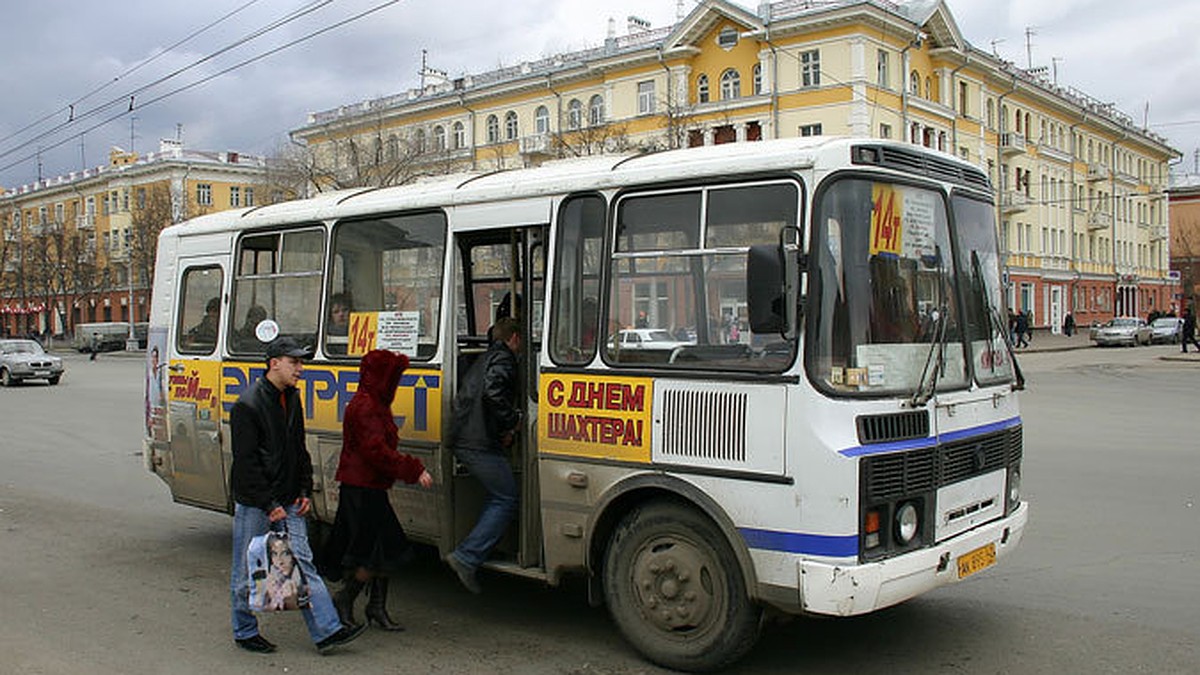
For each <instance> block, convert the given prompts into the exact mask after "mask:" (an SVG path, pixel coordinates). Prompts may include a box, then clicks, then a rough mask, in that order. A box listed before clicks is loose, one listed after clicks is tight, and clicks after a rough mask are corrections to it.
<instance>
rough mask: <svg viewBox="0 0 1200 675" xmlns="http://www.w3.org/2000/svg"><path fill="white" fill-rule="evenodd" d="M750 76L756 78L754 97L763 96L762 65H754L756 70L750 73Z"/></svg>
mask: <svg viewBox="0 0 1200 675" xmlns="http://www.w3.org/2000/svg"><path fill="white" fill-rule="evenodd" d="M750 74H751V76H752V77H753V78H754V95H755V96H761V95H762V93H763V79H762V64H761V63H756V64H754V69H753V70H751V71H750Z"/></svg>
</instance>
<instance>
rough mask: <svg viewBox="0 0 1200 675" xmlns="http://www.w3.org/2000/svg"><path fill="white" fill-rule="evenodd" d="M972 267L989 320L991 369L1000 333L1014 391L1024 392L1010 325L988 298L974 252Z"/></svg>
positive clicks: (1023, 383) (988, 334)
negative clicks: (1010, 333) (1010, 365)
mask: <svg viewBox="0 0 1200 675" xmlns="http://www.w3.org/2000/svg"><path fill="white" fill-rule="evenodd" d="M971 267H973V268H974V269H973V270H972V271H973V272H974V273H975V277H976V278H977V279H979V295H980V299H981V300H983V306H984V313H983V315H984V318H985V319H986V320H987V343H988V353H989V354H990V355H991V358H989V359H988V360H989V361H990V362H991V368H992V370H993V371H994V370H995V369H996V357H995V354H996V347H995V346H994V342H993V340H994V339H995V335H996V333H997V332H999V333H1000V339H1001V340H1003V341H1004V348H1005V350H1006V351H1007V352H1008V358H1009V360H1010V361H1012V364H1013V375H1014V376H1015V377H1016V382H1014V383H1013V389H1014V390H1018V391H1019V390H1022V389H1024V388H1025V374H1024V373H1022V372H1021V364H1019V363H1017V350H1016V349H1014V348H1013V345H1012V341H1011V340H1009V335H1008V325H1007V324H1006V323H1005V322H1003V321H1001V320H1000V312H999V311H998V310H997V309H996V307H995V306H994V305H993V304H992V300H991V298H990V297H989V296H988V293H987V283H986V282H985V281H984V276H983V268H982V266H981V265H980V263H979V256H977V255H975V253H973V252H972V253H971ZM1001 326H1002V327H1003V328H1002V329H999V330H998V327H1001Z"/></svg>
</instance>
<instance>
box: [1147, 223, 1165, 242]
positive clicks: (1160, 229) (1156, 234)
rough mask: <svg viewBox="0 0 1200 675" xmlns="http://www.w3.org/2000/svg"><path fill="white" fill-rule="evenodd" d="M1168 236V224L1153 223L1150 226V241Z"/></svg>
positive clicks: (1160, 239)
mask: <svg viewBox="0 0 1200 675" xmlns="http://www.w3.org/2000/svg"><path fill="white" fill-rule="evenodd" d="M1166 238H1167V226H1166V225H1151V226H1150V241H1162V240H1163V239H1166Z"/></svg>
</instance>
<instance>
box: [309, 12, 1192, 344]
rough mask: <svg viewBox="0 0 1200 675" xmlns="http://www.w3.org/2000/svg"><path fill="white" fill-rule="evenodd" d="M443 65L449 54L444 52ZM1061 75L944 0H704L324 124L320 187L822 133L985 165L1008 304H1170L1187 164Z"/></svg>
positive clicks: (1038, 319)
mask: <svg viewBox="0 0 1200 675" xmlns="http://www.w3.org/2000/svg"><path fill="white" fill-rule="evenodd" d="M435 59H436V55H435ZM1044 71H1045V69H1041V70H1038V69H1034V70H1025V69H1021V68H1018V67H1016V66H1015V65H1013V64H1012V63H1009V62H1006V61H1003V60H1001V59H999V58H997V57H996V56H994V55H992V54H990V53H987V52H984V51H981V50H980V49H978V48H976V47H974V46H972V45H970V44H969V43H967V42H966V41H965V40H964V39H963V37H962V34H961V32H960V31H959V28H958V26H957V25H956V23H955V20H954V17H953V16H952V15H951V12H950V9H949V7H948V6H947V5H946V3H945V2H942V1H937V0H913V1H909V2H902V1H896V2H891V1H888V0H829V1H818V0H808V1H804V0H784V1H781V2H768V3H762V4H759V5H758V6H757V7H756V8H755V9H754V10H749V9H747V8H744V7H742V6H740V5H737V4H734V3H731V2H725V1H723V0H704V1H702V2H699V3H698V4H697V5H696V7H695V8H694V9H693V10H692V11H691V12H690V13H689V14H687V16H683V17H680V18H679V20H678V22H677V23H675V25H673V26H667V27H662V28H652V27H650V26H648V25H647V24H646V23H645V22H643V21H640V20H637V19H635V18H633V17H630V20H629V24H628V27H627V30H626V31H625V34H624V35H617V31H616V30H615V29H614V28H613V26H612V25H611V23H610V27H609V35H608V37H607V38H606V39H605V40H604V44H603V45H602V46H599V47H596V48H594V49H587V50H583V51H578V52H573V53H567V54H560V55H557V56H554V57H551V58H546V59H542V60H539V61H534V62H527V63H521V64H519V65H514V66H512V67H508V68H502V69H499V70H492V71H487V72H480V73H476V74H469V75H463V76H461V77H453V78H451V77H447V76H446V75H445V74H444V73H440V72H437V71H434V70H432V69H430V68H424V69H423V71H422V80H423V82H422V86H421V87H420V88H417V89H414V90H411V91H407V92H402V93H399V94H396V95H393V96H389V97H385V98H380V99H373V100H367V101H363V102H360V103H355V104H348V105H344V106H341V107H339V108H336V109H334V110H328V111H324V112H318V113H313V114H311V115H310V116H309V119H308V122H307V124H306V125H305V126H303V127H301V128H299V129H296V130H294V131H293V132H292V135H293V137H294V138H295V139H297V140H299V141H302V142H303V143H305V144H307V146H308V148H309V149H310V151H311V152H312V155H313V160H314V163H315V164H317V165H322V166H325V167H329V170H328V171H326V172H324V173H317V172H314V174H313V176H312V180H313V182H314V183H315V184H317V185H318V187H325V186H328V185H340V186H347V185H353V184H359V185H372V184H388V183H395V182H403V181H405V180H409V179H411V178H412V177H414V176H417V175H421V174H423V173H445V172H450V171H457V170H463V169H470V170H493V169H502V168H510V167H518V166H528V165H536V164H539V163H541V162H544V161H547V160H551V159H556V158H562V157H570V156H576V155H583V154H593V153H599V152H613V151H625V150H654V149H659V148H672V147H681V146H690V145H701V144H716V143H742V142H754V141H757V140H760V139H764V138H779V137H790V136H807V135H821V134H837V135H849V136H855V137H862V138H891V139H898V140H902V141H904V142H910V143H916V144H920V145H924V146H927V147H931V148H936V149H937V150H940V151H942V152H946V153H952V154H955V155H958V156H959V157H962V158H964V159H966V160H968V161H970V162H973V163H976V164H978V165H979V166H981V167H983V168H986V170H987V171H988V173H989V174H990V176H991V179H992V182H993V185H994V186H995V190H996V210H997V222H998V223H999V232H998V235H999V237H1000V239H1001V248H1002V250H1003V252H1004V263H1003V264H1004V268H1005V270H1004V271H1005V278H1006V280H1007V284H1008V300H1009V305H1010V308H1012V309H1014V310H1019V311H1030V312H1031V313H1032V315H1033V323H1034V325H1035V326H1038V327H1042V328H1049V329H1051V330H1053V331H1055V332H1058V331H1059V330H1060V327H1061V326H1062V321H1063V318H1064V317H1065V315H1066V313H1067V312H1073V313H1074V318H1075V321H1076V323H1078V324H1081V325H1084V324H1087V323H1090V322H1093V321H1101V320H1105V319H1107V318H1111V317H1113V316H1117V315H1131V314H1137V315H1143V316H1144V315H1145V314H1147V313H1148V312H1149V311H1151V310H1155V309H1158V310H1166V309H1168V308H1170V306H1171V305H1172V302H1173V301H1174V299H1175V295H1176V293H1177V292H1178V291H1177V289H1176V285H1177V282H1176V281H1175V280H1174V279H1173V278H1172V277H1171V275H1170V274H1169V260H1170V253H1169V240H1168V236H1167V229H1168V228H1167V223H1168V221H1167V217H1168V209H1167V206H1166V199H1165V195H1166V187H1167V180H1168V170H1167V164H1168V162H1169V161H1170V160H1172V159H1174V158H1176V157H1178V155H1179V153H1178V152H1177V151H1176V150H1174V149H1173V148H1171V147H1170V146H1168V145H1167V143H1166V141H1165V140H1164V139H1163V138H1161V137H1159V136H1158V135H1156V134H1154V133H1152V132H1149V131H1147V130H1146V129H1143V128H1139V127H1138V126H1137V125H1135V124H1134V122H1133V120H1132V119H1131V118H1130V117H1129V116H1128V115H1125V114H1124V113H1122V112H1120V111H1118V110H1115V109H1114V108H1113V107H1111V106H1110V105H1106V104H1103V103H1100V102H1099V101H1098V100H1097V99H1096V98H1093V97H1092V96H1089V95H1087V94H1085V93H1083V92H1080V91H1078V90H1075V89H1073V88H1071V87H1067V86H1062V85H1059V84H1056V83H1054V82H1052V81H1051V80H1050V78H1049V77H1048V75H1047V74H1046V73H1045V72H1044Z"/></svg>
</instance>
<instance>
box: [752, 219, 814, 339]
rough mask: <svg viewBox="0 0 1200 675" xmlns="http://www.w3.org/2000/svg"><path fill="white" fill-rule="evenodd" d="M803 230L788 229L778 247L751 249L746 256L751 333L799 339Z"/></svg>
mask: <svg viewBox="0 0 1200 675" xmlns="http://www.w3.org/2000/svg"><path fill="white" fill-rule="evenodd" d="M799 239H800V230H799V228H796V227H785V228H784V229H783V231H781V232H780V234H779V244H778V245H775V246H772V245H769V244H760V245H757V246H751V247H750V251H749V253H748V254H747V256H746V295H747V298H746V300H747V310H748V313H749V319H750V330H751V331H753V332H755V333H764V334H765V333H778V334H780V335H782V336H783V337H784V338H786V339H789V340H790V339H793V338H795V337H796V326H797V325H798V324H799V318H800V275H801V274H803V273H804V271H805V270H804V267H805V259H804V257H803V256H802V255H801V254H800V244H799Z"/></svg>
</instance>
